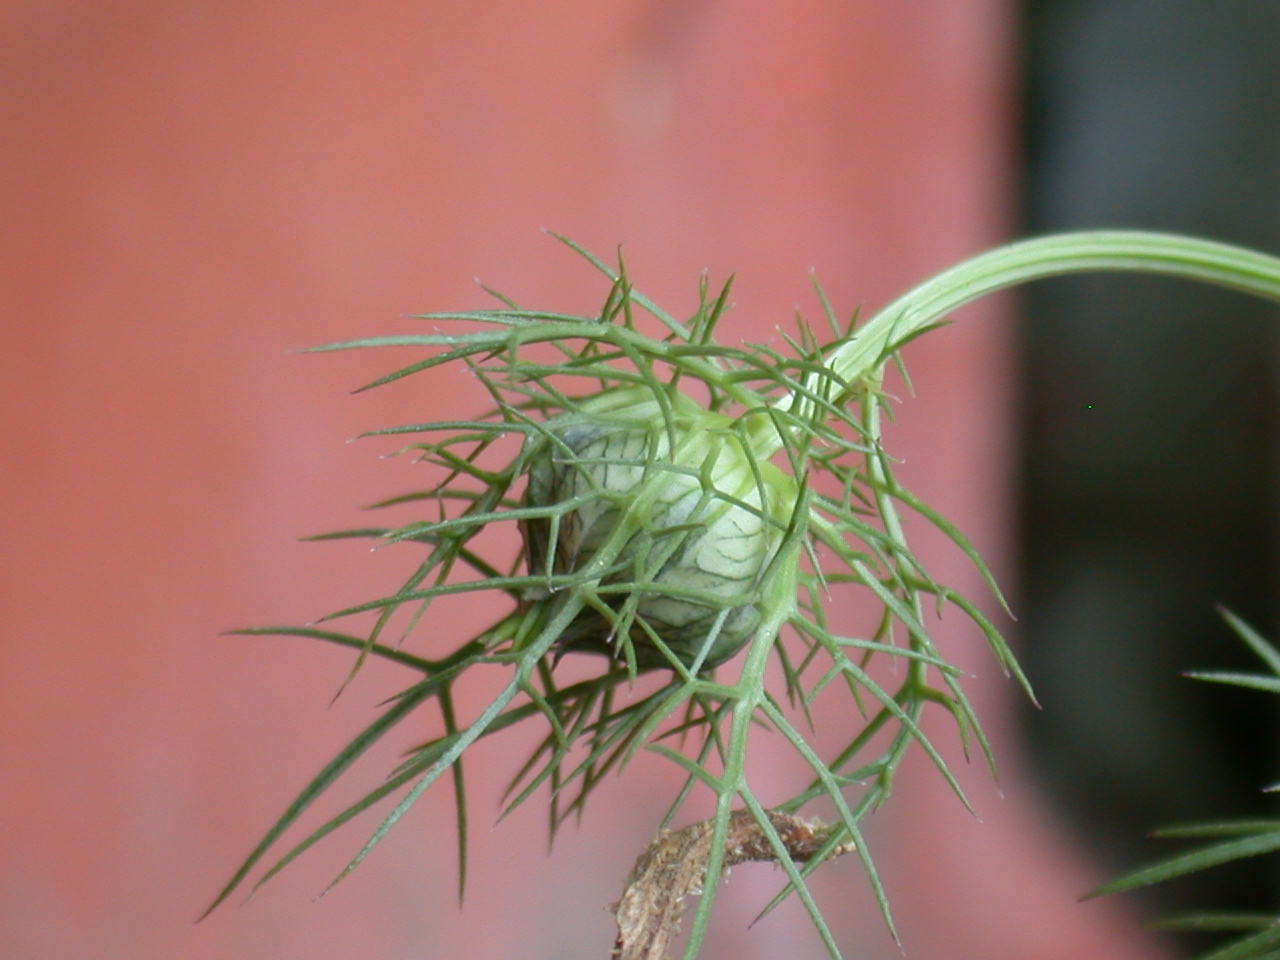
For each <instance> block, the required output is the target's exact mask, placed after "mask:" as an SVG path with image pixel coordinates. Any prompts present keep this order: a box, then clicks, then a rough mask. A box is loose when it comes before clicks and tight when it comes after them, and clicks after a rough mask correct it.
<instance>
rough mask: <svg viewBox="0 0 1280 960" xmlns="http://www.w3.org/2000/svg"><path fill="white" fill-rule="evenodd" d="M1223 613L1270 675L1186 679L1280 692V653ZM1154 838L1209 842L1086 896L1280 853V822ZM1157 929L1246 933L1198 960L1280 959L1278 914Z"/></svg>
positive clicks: (1220, 915) (1195, 828)
mask: <svg viewBox="0 0 1280 960" xmlns="http://www.w3.org/2000/svg"><path fill="white" fill-rule="evenodd" d="M1219 613H1221V615H1222V618H1223V619H1224V620H1225V621H1226V622H1227V625H1228V626H1230V627H1231V629H1232V630H1233V631H1234V632H1235V634H1236V635H1237V636H1238V637H1239V638H1240V639H1241V640H1243V641H1244V642H1245V644H1246V645H1247V646H1248V647H1249V649H1250V650H1252V651H1253V652H1254V653H1255V654H1256V655H1257V656H1258V659H1259V660H1261V661H1262V662H1263V663H1264V664H1265V665H1266V666H1267V668H1268V669H1269V670H1270V671H1271V673H1272V675H1271V676H1267V675H1265V674H1252V673H1229V672H1225V671H1200V670H1197V671H1189V672H1188V674H1187V676H1190V677H1193V678H1195V679H1197V680H1208V681H1210V682H1212V683H1225V684H1229V685H1231V686H1237V687H1245V688H1248V689H1253V690H1264V691H1268V692H1271V693H1280V650H1277V649H1276V648H1275V647H1274V646H1272V645H1271V644H1270V643H1268V642H1267V641H1266V640H1265V639H1264V638H1263V637H1262V635H1261V634H1259V633H1258V632H1257V631H1256V630H1254V629H1253V628H1252V627H1251V626H1249V625H1248V624H1247V623H1245V622H1244V621H1243V620H1241V619H1240V618H1239V617H1237V616H1236V615H1235V614H1234V613H1232V612H1231V611H1230V610H1226V609H1222V610H1219ZM1152 836H1155V837H1161V838H1166V839H1183V840H1205V841H1208V842H1207V843H1205V844H1204V845H1202V846H1198V847H1195V848H1194V849H1192V850H1189V851H1186V852H1184V853H1180V854H1176V855H1174V856H1172V857H1167V858H1165V859H1163V860H1158V861H1156V862H1155V863H1152V864H1148V865H1147V866H1145V867H1142V868H1140V869H1138V870H1134V871H1132V872H1131V873H1127V874H1125V875H1124V876H1122V877H1117V878H1116V879H1114V880H1111V881H1109V882H1108V883H1105V884H1103V885H1102V886H1101V887H1099V888H1098V889H1097V890H1094V891H1093V892H1091V893H1090V894H1088V896H1089V897H1097V896H1102V895H1103V894H1108V893H1120V892H1122V891H1125V890H1134V889H1137V888H1138V887H1146V886H1151V885H1152V884H1155V883H1163V882H1164V881H1166V880H1173V879H1175V878H1177V877H1181V876H1185V875H1186V874H1189V873H1198V872H1199V871H1201V870H1207V869H1209V868H1210V867H1216V866H1219V865H1221V864H1224V863H1232V862H1234V861H1236V860H1243V859H1246V858H1248V857H1256V856H1261V855H1262V854H1267V853H1275V852H1276V851H1280V819H1263V820H1218V821H1213V822H1209V823H1188V824H1180V825H1178V826H1173V827H1162V828H1161V829H1159V830H1155V831H1153V832H1152ZM1157 925H1158V926H1160V927H1162V928H1164V929H1168V930H1185V931H1227V932H1241V931H1243V933H1244V935H1243V936H1240V937H1236V938H1234V939H1231V940H1228V941H1227V942H1226V943H1224V944H1222V945H1220V946H1218V947H1216V948H1214V949H1213V950H1210V951H1208V952H1207V953H1201V954H1198V955H1197V957H1196V960H1261V958H1264V957H1272V956H1276V955H1277V954H1280V910H1277V912H1276V913H1274V914H1238V913H1227V912H1223V911H1205V912H1203V913H1192V914H1185V915H1183V916H1178V917H1171V918H1167V919H1165V920H1162V921H1160V922H1159V923H1158V924H1157Z"/></svg>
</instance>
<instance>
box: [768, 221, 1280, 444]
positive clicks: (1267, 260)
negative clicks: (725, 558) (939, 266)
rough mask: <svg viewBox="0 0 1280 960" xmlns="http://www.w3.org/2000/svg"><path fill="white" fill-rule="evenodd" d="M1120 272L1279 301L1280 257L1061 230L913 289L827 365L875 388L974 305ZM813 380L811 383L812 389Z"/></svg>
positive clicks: (1196, 242) (794, 401) (1158, 237)
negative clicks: (1009, 291)
mask: <svg viewBox="0 0 1280 960" xmlns="http://www.w3.org/2000/svg"><path fill="white" fill-rule="evenodd" d="M1122 271H1128V272H1134V273H1155V274H1162V275H1165V276H1169V277H1174V278H1177V279H1182V280H1195V281H1199V282H1201V283H1209V284H1213V285H1215V286H1220V287H1228V288H1230V289H1234V290H1240V291H1242V292H1244V293H1251V294H1254V295H1255V296H1259V297H1265V298H1268V299H1271V300H1277V301H1280V258H1277V257H1273V256H1270V255H1268V254H1265V253H1259V252H1257V251H1255V250H1248V249H1245V248H1244V247H1237V246H1233V245H1231V244H1226V243H1217V242H1215V241H1212V240H1201V239H1198V238H1196V237H1185V236H1180V235H1178V234H1170V233H1153V232H1148V231H1141V230H1090V231H1084V232H1079V233H1061V234H1055V235H1053V236H1048V237H1037V238H1035V239H1032V240H1022V241H1019V242H1017V243H1011V244H1008V245H1007V246H1003V247H997V248H996V249H994V250H989V251H987V252H986V253H981V254H979V255H978V256H976V257H973V258H972V259H970V260H966V261H964V262H963V263H959V264H957V265H956V266H954V267H951V268H950V269H948V270H944V271H943V272H942V273H939V274H937V275H936V276H934V277H932V278H930V279H928V280H926V281H925V282H924V283H921V284H919V285H918V286H916V287H913V288H912V289H911V290H908V291H907V292H906V293H904V294H903V295H902V296H900V297H898V298H897V299H896V300H894V301H893V302H892V303H890V304H888V305H887V306H886V307H884V308H882V309H881V310H880V311H879V312H878V313H876V315H875V316H873V317H872V318H871V319H870V320H868V321H867V322H866V324H865V325H864V326H863V327H862V329H861V330H859V331H858V334H857V335H856V336H855V337H854V338H853V339H852V340H851V341H849V342H848V343H846V344H844V345H843V346H842V347H840V348H839V349H838V350H836V351H835V352H834V353H833V354H832V355H831V356H830V357H829V358H828V364H829V366H830V368H831V370H832V372H833V373H835V374H836V375H837V376H838V377H840V378H841V379H842V380H844V381H846V382H848V383H850V384H857V383H862V382H867V381H870V382H871V383H873V384H874V383H876V382H878V381H879V379H880V377H881V375H882V372H883V367H884V363H885V361H886V360H887V359H888V358H889V356H890V355H891V354H892V353H893V351H894V350H896V349H897V348H898V347H899V346H901V345H902V344H903V343H905V342H906V341H908V340H910V339H911V338H912V337H914V336H916V335H918V334H920V333H922V332H924V331H925V330H927V329H928V328H929V327H931V326H933V325H934V324H936V323H938V321H940V320H941V319H942V318H943V317H945V316H946V315H947V314H949V313H950V312H951V311H953V310H955V309H956V308H957V307H960V306H962V305H964V304H966V303H968V302H969V301H970V300H975V299H977V298H978V297H981V296H984V295H985V294H988V293H994V292H996V291H997V290H1003V289H1005V288H1007V287H1013V286H1017V285H1018V284H1022V283H1029V282H1031V281H1033V280H1043V279H1046V278H1048V277H1055V276H1061V275H1063V274H1070V273H1092V272H1122ZM816 379H817V378H814V380H815V382H814V383H812V384H809V386H810V388H811V389H814V390H815V391H816V390H818V386H819V385H818V384H817V383H816ZM805 402H806V401H804V400H802V399H801V398H800V397H799V395H792V396H791V397H789V398H787V399H786V400H784V401H783V402H782V404H780V408H781V409H782V410H783V411H795V412H797V413H798V412H800V411H801V408H802V406H803V404H804V403H805ZM762 432H763V431H762ZM755 439H756V440H757V441H759V442H758V443H757V445H756V446H755V449H756V450H757V451H758V452H759V453H762V454H770V453H773V452H775V451H777V450H778V449H779V447H780V446H781V445H782V440H781V438H780V437H778V436H777V435H776V433H775V434H774V435H773V436H772V437H767V436H761V437H757V438H755Z"/></svg>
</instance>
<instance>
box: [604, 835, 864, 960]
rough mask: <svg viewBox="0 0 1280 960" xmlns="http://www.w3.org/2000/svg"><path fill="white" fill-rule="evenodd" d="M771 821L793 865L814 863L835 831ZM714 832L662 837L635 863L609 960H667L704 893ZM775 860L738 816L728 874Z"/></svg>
mask: <svg viewBox="0 0 1280 960" xmlns="http://www.w3.org/2000/svg"><path fill="white" fill-rule="evenodd" d="M769 821H770V822H771V823H772V824H773V828H774V830H776V831H777V833H778V836H779V838H780V839H781V840H782V844H783V846H784V847H786V850H787V852H788V853H789V854H790V855H791V859H793V860H795V861H805V860H810V859H812V858H813V857H814V856H815V855H816V854H817V853H818V851H819V850H821V849H822V846H823V844H824V843H826V842H827V840H828V839H829V837H830V835H831V831H832V830H833V829H834V828H833V827H831V826H828V825H827V824H823V823H816V822H812V821H808V820H804V819H802V818H800V817H797V816H795V815H794V814H789V813H778V812H776V811H770V812H769ZM713 827H714V820H703V821H701V822H700V823H695V824H692V825H690V826H687V827H684V828H682V829H680V830H674V831H673V830H666V831H663V832H662V833H661V834H660V835H659V836H658V838H657V839H656V840H654V841H653V842H652V843H651V844H649V846H648V847H647V848H646V849H645V851H644V853H642V854H641V855H640V857H639V859H637V860H636V865H635V867H634V868H633V869H632V871H631V878H630V880H629V881H628V882H627V889H626V890H625V891H623V894H622V899H621V900H619V901H618V903H617V904H616V906H615V907H614V917H615V919H616V920H617V924H618V939H617V940H616V941H615V943H614V947H613V953H612V954H611V955H610V956H611V960H666V956H667V946H668V945H669V944H670V942H671V940H672V938H673V937H674V936H675V935H676V932H677V931H678V930H679V928H680V917H681V915H682V914H683V913H684V901H685V899H686V898H687V897H689V896H691V895H695V894H699V893H701V892H702V881H703V878H704V876H705V874H706V869H707V856H708V854H709V853H710V851H711V834H712V830H713ZM853 849H854V845H853V844H852V843H846V844H841V845H840V846H838V847H836V848H835V849H834V850H833V851H832V852H831V854H830V856H831V857H837V856H840V855H841V854H845V853H849V852H850V851H852V850H853ZM777 859H778V856H777V854H776V853H775V851H774V849H773V847H772V846H771V845H770V843H769V838H768V837H766V836H765V834H764V831H763V830H761V829H760V824H758V823H757V822H756V820H755V818H754V817H753V816H752V815H751V812H750V811H749V810H737V811H734V813H733V814H732V815H731V816H730V817H729V831H728V834H727V835H726V836H725V849H724V873H726V874H727V873H728V871H729V868H730V867H733V866H736V865H737V864H739V863H745V862H747V861H748V860H769V861H774V862H776V861H777Z"/></svg>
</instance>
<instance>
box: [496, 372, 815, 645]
mask: <svg viewBox="0 0 1280 960" xmlns="http://www.w3.org/2000/svg"><path fill="white" fill-rule="evenodd" d="M732 422H733V421H732V420H731V419H730V418H728V417H726V416H723V415H721V414H717V413H712V412H709V411H707V410H704V409H702V408H701V407H699V406H698V405H697V404H696V403H695V402H694V401H693V400H691V399H690V398H688V397H686V396H684V395H681V394H673V395H672V396H671V398H670V403H669V405H668V415H667V416H664V414H663V411H662V408H661V407H660V406H659V405H658V403H657V401H656V400H655V399H654V398H653V396H652V394H650V393H649V392H648V391H647V390H620V391H612V392H610V393H607V394H604V395H602V396H600V397H599V398H596V400H594V401H592V402H591V403H589V404H586V405H584V406H583V408H582V409H580V410H579V411H577V412H575V413H572V414H566V415H563V416H561V417H558V418H556V419H553V420H551V421H549V422H548V423H547V424H546V425H545V429H546V432H545V434H542V435H540V436H539V437H537V438H536V439H533V440H532V441H531V442H533V443H536V444H537V447H536V448H535V449H534V450H533V451H532V452H531V454H530V458H529V466H528V470H527V487H526V490H525V505H526V506H530V507H555V506H557V505H566V506H565V509H564V511H563V512H558V513H556V514H554V516H552V517H545V518H544V517H537V518H534V519H526V520H525V521H524V522H523V523H521V532H522V535H523V537H524V544H525V553H526V556H527V558H528V564H529V570H530V572H531V573H533V574H571V573H575V572H581V571H584V570H585V569H586V568H587V566H588V565H589V564H590V563H591V562H592V561H593V560H594V559H596V558H597V556H598V555H600V554H601V553H602V552H605V553H610V552H611V553H612V554H613V556H612V557H611V558H607V559H609V562H608V563H605V564H603V566H604V567H605V568H606V572H604V573H603V574H602V575H601V576H600V577H599V579H598V580H597V581H596V582H595V586H596V588H597V589H599V588H600V587H602V586H603V587H609V586H613V587H615V589H614V590H602V591H600V592H599V594H598V596H599V598H600V600H601V601H603V602H604V603H605V604H607V605H608V607H609V608H610V609H611V610H612V611H614V612H615V614H617V613H618V612H620V611H622V610H623V608H624V605H625V604H626V602H627V595H628V593H634V594H636V595H637V596H636V598H635V600H634V601H633V602H634V604H635V605H634V613H635V622H633V623H632V624H631V628H630V637H631V640H632V642H633V646H634V650H635V656H636V662H637V664H638V665H639V666H640V667H642V668H651V667H659V666H663V665H667V664H668V661H667V659H666V657H665V656H664V655H663V653H662V651H661V650H660V649H659V648H658V647H657V645H656V644H655V643H654V642H653V640H652V639H651V636H650V633H649V631H652V632H653V633H654V634H656V635H657V636H658V637H660V638H661V640H662V642H663V643H665V644H666V645H667V647H668V648H669V649H670V650H671V651H672V653H674V654H675V655H676V656H677V657H679V658H680V660H681V661H682V662H683V663H684V664H685V665H690V664H692V663H693V662H694V661H695V659H696V658H697V656H698V655H699V653H700V652H701V651H702V648H703V646H704V645H705V646H707V647H708V649H707V651H706V654H705V657H704V658H703V660H702V664H703V666H707V667H710V666H715V665H716V664H718V663H722V662H724V661H725V660H728V659H729V658H730V657H732V656H733V655H734V654H736V653H737V652H738V651H739V650H741V649H742V647H743V646H744V645H745V644H746V642H747V641H748V640H749V639H750V638H751V636H752V634H753V633H754V631H755V630H756V628H757V626H759V624H760V623H761V621H762V619H763V617H764V616H765V615H766V614H767V613H768V612H769V611H766V610H765V609H763V607H764V605H765V603H766V602H769V601H766V599H765V596H766V593H765V592H764V591H762V586H763V579H764V577H765V576H766V574H769V575H770V576H775V575H779V572H778V571H776V570H771V564H772V563H773V561H774V559H775V556H776V555H777V552H778V547H779V545H780V543H781V541H782V539H783V536H784V533H785V531H786V529H787V526H788V524H789V522H790V519H791V512H792V510H793V509H794V508H795V504H796V499H797V494H796V484H795V482H794V481H793V480H792V479H791V477H789V476H788V475H787V474H785V473H784V472H782V471H781V470H779V469H778V468H777V467H775V466H774V465H773V464H771V463H768V462H753V459H752V455H751V453H750V451H749V450H748V449H745V448H744V444H743V443H742V441H741V439H740V437H739V436H738V435H737V434H735V433H734V432H733V431H732V429H731V424H732ZM570 504H572V505H570ZM788 562H791V563H794V557H793V558H791V559H790V560H789V561H788ZM793 574H794V571H783V572H781V574H780V575H781V576H783V577H786V578H788V580H790V578H791V576H792V575H793ZM623 584H625V585H628V586H629V589H622V588H620V587H619V585H623ZM767 595H768V596H775V595H777V591H772V592H769V593H768V594H767ZM540 596H542V597H545V596H547V594H546V593H545V592H542V593H541V594H540ZM534 599H537V598H534ZM775 602H776V601H775ZM785 602H788V603H789V602H791V597H790V596H787V599H786V601H785ZM642 622H643V624H644V625H642ZM646 626H647V628H648V629H646ZM560 643H561V650H589V651H595V652H601V653H606V654H610V655H614V654H616V652H617V651H618V650H619V648H620V638H619V637H618V636H617V624H616V623H613V622H611V618H610V617H608V616H606V615H605V614H604V613H602V612H601V611H600V610H598V609H593V608H591V607H590V606H588V607H586V608H584V609H583V611H582V612H581V613H580V614H579V615H578V617H577V618H576V619H575V620H574V621H573V623H572V624H571V625H570V626H569V628H568V630H567V631H566V632H565V633H564V634H563V635H562V637H561V640H560Z"/></svg>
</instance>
